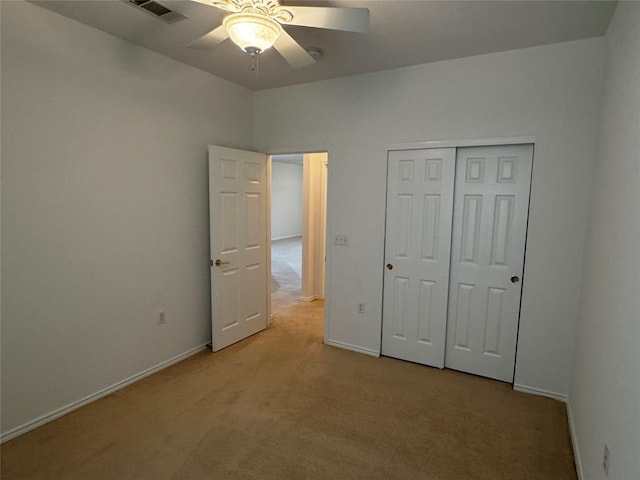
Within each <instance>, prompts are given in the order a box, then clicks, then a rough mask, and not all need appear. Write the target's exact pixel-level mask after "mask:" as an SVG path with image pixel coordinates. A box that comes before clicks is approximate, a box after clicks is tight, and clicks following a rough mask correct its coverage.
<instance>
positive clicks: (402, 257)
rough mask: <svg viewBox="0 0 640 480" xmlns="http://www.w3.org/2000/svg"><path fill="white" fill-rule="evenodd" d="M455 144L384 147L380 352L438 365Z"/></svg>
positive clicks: (440, 363) (442, 345) (442, 344)
mask: <svg viewBox="0 0 640 480" xmlns="http://www.w3.org/2000/svg"><path fill="white" fill-rule="evenodd" d="M454 172H455V149H454V148H448V149H423V150H405V151H392V152H389V162H388V177H387V225H386V241H385V263H386V268H385V277H384V307H383V320H382V354H383V355H388V356H391V357H395V358H400V359H403V360H409V361H412V362H417V363H422V364H425V365H432V366H435V367H439V368H442V367H443V366H444V349H445V334H446V323H447V295H448V289H449V257H450V248H451V215H452V208H453V183H454Z"/></svg>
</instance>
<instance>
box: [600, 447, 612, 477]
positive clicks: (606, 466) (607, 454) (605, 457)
mask: <svg viewBox="0 0 640 480" xmlns="http://www.w3.org/2000/svg"><path fill="white" fill-rule="evenodd" d="M610 456H611V453H610V452H609V447H608V446H607V444H606V443H605V444H604V453H603V454H602V468H603V469H604V473H605V475H606V476H607V477H608V476H609V458H610Z"/></svg>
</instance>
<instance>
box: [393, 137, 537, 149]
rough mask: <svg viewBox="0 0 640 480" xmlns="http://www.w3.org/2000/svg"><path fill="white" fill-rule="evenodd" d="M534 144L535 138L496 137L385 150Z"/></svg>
mask: <svg viewBox="0 0 640 480" xmlns="http://www.w3.org/2000/svg"><path fill="white" fill-rule="evenodd" d="M529 143H536V139H535V137H497V138H476V139H464V140H433V141H428V142H414V143H396V144H393V145H390V146H389V147H388V148H387V151H389V150H417V149H422V148H462V147H486V146H491V145H520V144H529Z"/></svg>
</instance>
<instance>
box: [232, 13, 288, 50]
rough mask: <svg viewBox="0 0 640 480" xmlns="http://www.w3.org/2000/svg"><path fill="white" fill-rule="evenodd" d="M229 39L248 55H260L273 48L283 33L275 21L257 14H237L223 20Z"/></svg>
mask: <svg viewBox="0 0 640 480" xmlns="http://www.w3.org/2000/svg"><path fill="white" fill-rule="evenodd" d="M223 23H224V26H225V28H226V29H227V32H228V33H229V37H230V38H231V40H232V41H233V43H235V44H236V45H238V46H239V47H240V48H241V49H242V50H244V51H245V52H247V53H253V54H255V53H260V52H264V51H265V50H267V49H268V48H271V47H272V46H273V44H274V43H276V40H277V39H278V37H279V36H280V34H281V33H282V27H281V26H280V24H279V23H278V22H276V21H275V20H273V19H271V18H269V17H266V16H264V15H259V14H255V13H235V14H233V15H229V16H228V17H226V18H225V19H224V20H223Z"/></svg>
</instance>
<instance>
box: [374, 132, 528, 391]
mask: <svg viewBox="0 0 640 480" xmlns="http://www.w3.org/2000/svg"><path fill="white" fill-rule="evenodd" d="M523 144H531V145H533V161H534V162H533V163H532V165H531V179H530V184H529V205H528V210H529V213H528V214H527V231H526V234H525V240H524V259H523V275H522V277H523V279H524V272H525V271H526V269H527V243H528V237H529V220H530V218H531V214H530V213H531V194H532V191H533V174H534V171H533V167H534V166H535V150H536V137H535V136H521V137H489V138H475V139H472V138H466V139H453V140H427V141H424V142H411V143H394V144H390V145H388V146H387V149H386V150H387V151H386V153H387V174H386V176H385V182H387V183H386V184H385V199H386V196H387V191H386V189H387V185H388V181H389V172H388V158H389V153H390V152H391V151H402V150H419V149H438V148H456V149H457V148H464V147H497V146H501V145H523ZM385 203H386V200H385ZM386 217H387V212H386V210H385V229H384V235H385V237H384V239H383V249H384V248H386V235H387V227H386V225H387V220H386ZM383 264H384V258H383ZM383 268H384V267H383ZM383 275H384V274H383ZM380 295H381V296H382V297H383V298H384V281H383V282H382V290H381V292H380ZM524 295H525V290H524V280H523V283H522V287H521V293H520V306H519V311H518V328H517V334H516V353H515V358H514V366H513V378H514V380H513V382H511V385H513V387H514V389H516V385H515V383H514V382H515V378H516V371H517V369H518V343H519V340H520V315H521V313H522V299H523V298H524ZM383 315H384V306H383V308H382V309H381V312H380V344H379V348H378V356H381V355H382V329H383V325H382V324H383V321H384V318H383Z"/></svg>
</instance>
